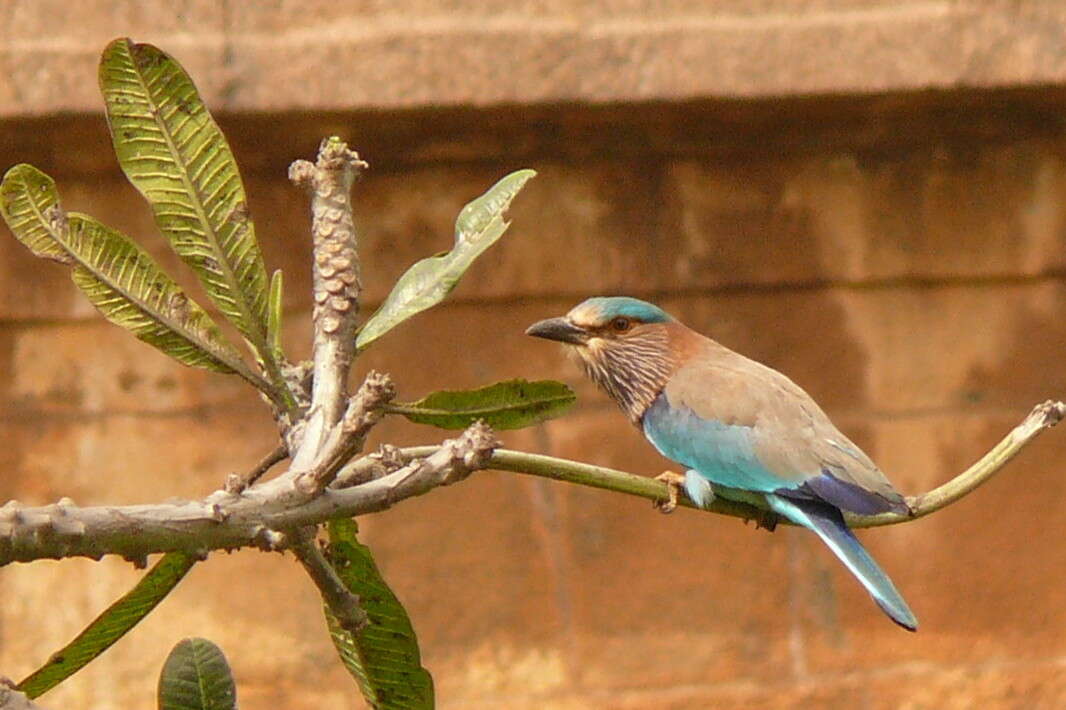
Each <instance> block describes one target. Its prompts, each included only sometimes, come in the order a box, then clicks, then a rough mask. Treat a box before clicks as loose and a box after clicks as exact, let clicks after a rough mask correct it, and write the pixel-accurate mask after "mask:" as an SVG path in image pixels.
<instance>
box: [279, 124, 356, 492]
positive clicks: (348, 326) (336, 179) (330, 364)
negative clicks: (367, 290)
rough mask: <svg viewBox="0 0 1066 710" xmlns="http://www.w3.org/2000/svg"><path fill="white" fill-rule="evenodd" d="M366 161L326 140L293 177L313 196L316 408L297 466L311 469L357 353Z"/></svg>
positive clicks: (340, 406)
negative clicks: (357, 192) (355, 197)
mask: <svg viewBox="0 0 1066 710" xmlns="http://www.w3.org/2000/svg"><path fill="white" fill-rule="evenodd" d="M366 167H367V164H366V163H365V162H363V161H362V160H360V159H359V156H358V155H357V154H356V153H355V152H354V151H351V150H349V149H348V145H347V144H346V143H344V142H343V141H342V140H340V139H339V138H337V137H332V138H327V139H325V140H324V141H322V145H321V146H319V149H318V160H317V162H316V163H315V164H313V165H312V164H311V163H309V162H308V161H306V160H297V161H296V162H294V163H293V164H292V165H291V166H290V167H289V179H290V180H292V182H293V183H295V184H296V185H297V186H298V187H303V188H305V189H307V190H308V191H309V192H310V193H311V195H312V197H311V215H312V225H311V231H312V244H313V250H314V264H313V280H312V284H313V293H314V301H315V307H314V312H313V314H312V320H313V322H314V353H313V358H312V359H313V361H314V365H313V379H312V384H311V388H312V389H311V409H310V411H309V413H308V420H307V423H306V426H305V428H304V431H303V437H304V442H303V443H302V444H301V445H300V446H299V450H298V451H297V452H296V453H295V454H294V455H293V468H294V469H295V470H297V471H303V470H309V469H310V468H311V465H312V463H313V462H314V460H315V459H316V458H317V457H318V454H319V452H320V450H321V448H322V445H323V442H324V441H325V440H326V438H327V437H328V436H329V434H330V430H331V428H332V427H333V426H334V425H336V424H337V422H339V421H340V419H341V416H342V415H343V414H344V408H345V406H346V403H345V400H346V397H347V391H348V390H347V383H348V370H349V368H350V367H351V364H352V357H353V355H354V353H355V326H356V318H357V316H358V313H359V295H360V291H361V289H362V285H361V283H360V275H359V255H358V251H357V244H356V234H355V223H354V220H353V218H352V203H351V190H352V184H353V183H354V182H355V178H356V176H357V175H358V174H359V172H360V171H361V170H363V169H365V168H366Z"/></svg>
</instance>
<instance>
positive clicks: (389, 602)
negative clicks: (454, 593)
mask: <svg viewBox="0 0 1066 710" xmlns="http://www.w3.org/2000/svg"><path fill="white" fill-rule="evenodd" d="M358 531H359V528H358V527H357V526H356V523H355V521H354V520H348V519H338V520H333V521H331V522H330V524H329V539H330V544H329V548H328V549H327V551H326V554H327V557H328V558H329V560H330V563H331V564H332V565H333V566H334V568H336V570H337V574H338V575H339V576H340V578H341V579H342V580H344V584H345V585H346V586H347V587H348V589H349V590H351V591H352V592H354V593H356V594H358V595H359V598H360V600H361V602H362V605H363V608H364V609H365V610H366V613H367V616H368V617H369V618H370V624H369V625H368V626H367V627H366V628H365V629H363V631H361V632H360V633H359V634H358V635H353V634H351V633H349V632H347V631H345V630H344V629H342V628H341V627H340V624H338V623H337V621H336V620H335V619H334V618H333V616H332V615H331V614H330V613H329V609H326V622H327V624H328V626H329V632H330V636H331V637H332V638H333V645H334V646H336V647H337V652H338V653H339V654H340V657H341V660H342V661H343V662H344V665H345V666H346V667H347V668H348V671H349V672H350V673H351V674H352V675H353V676H354V677H355V680H356V682H357V683H358V684H359V688H360V690H362V691H363V696H364V697H365V698H366V701H367V703H369V704H370V706H371V707H373V708H374V710H401V709H402V710H428V709H431V708H432V707H433V678H432V677H431V676H430V675H429V671H427V670H426V669H425V668H423V667H422V659H421V655H420V653H419V650H418V639H417V638H416V637H415V631H414V628H412V626H411V620H410V619H409V618H408V616H407V612H406V610H404V608H403V605H402V604H400V600H399V599H397V598H396V595H395V594H393V593H392V590H391V589H389V586H388V584H386V582H385V580H384V579H383V578H382V576H381V572H380V571H379V570H378V568H377V565H376V564H375V563H374V558H373V556H372V555H371V554H370V548H368V547H367V546H366V545H363V544H361V543H360V542H359V540H358V539H357V538H356V534H357V533H358Z"/></svg>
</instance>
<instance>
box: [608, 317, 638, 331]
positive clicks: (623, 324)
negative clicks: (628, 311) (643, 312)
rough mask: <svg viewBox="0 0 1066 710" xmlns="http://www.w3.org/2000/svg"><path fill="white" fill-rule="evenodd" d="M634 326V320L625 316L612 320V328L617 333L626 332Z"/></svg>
mask: <svg viewBox="0 0 1066 710" xmlns="http://www.w3.org/2000/svg"><path fill="white" fill-rule="evenodd" d="M632 327H633V321H631V320H629V319H628V318H626V317H625V316H618V317H617V318H615V319H614V320H612V321H611V329H612V330H614V332H616V333H624V332H626V331H627V330H629V329H630V328H632Z"/></svg>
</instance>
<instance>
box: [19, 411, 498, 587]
mask: <svg viewBox="0 0 1066 710" xmlns="http://www.w3.org/2000/svg"><path fill="white" fill-rule="evenodd" d="M497 443H498V442H497V441H496V438H495V436H494V435H493V433H492V430H491V429H489V428H488V427H487V426H485V425H483V424H480V423H477V424H473V425H471V426H470V427H469V428H468V429H467V430H466V431H465V432H463V433H462V434H461V435H460V436H459V437H457V438H455V439H449V440H447V441H445V442H444V443H442V444H441V445H440V446H439V447H431V451H430V453H429V455H427V456H426V458H424V459H417V460H414V461H411V462H410V463H407V464H405V465H404V466H402V467H401V468H399V469H398V470H395V471H393V472H392V473H389V474H388V475H385V476H383V477H381V478H377V479H374V480H372V481H368V482H366V483H364V484H363V485H360V486H354V487H351V488H346V489H344V490H334V489H332V488H329V489H326V490H325V491H323V492H322V493H321V494H319V495H317V496H314V497H312V498H308V497H307V496H305V495H302V494H300V493H299V492H298V491H296V490H294V488H293V486H292V485H291V484H290V485H284V484H283V483H278V480H279V479H275V480H272V481H268V482H267V483H265V484H263V485H260V486H255V487H253V488H250V489H248V490H247V491H245V492H244V493H243V494H241V495H233V494H230V493H226V492H225V491H217V492H215V493H213V494H212V495H210V496H208V497H207V498H206V499H204V500H200V501H186V502H172V503H160V504H156V505H128V506H95V507H80V506H78V505H75V504H74V503H73V501H70V500H69V499H64V500H62V501H60V502H59V503H57V504H55V505H47V506H41V507H24V506H20V505H18V504H17V503H15V502H10V503H8V504H6V505H4V506H3V507H0V566H3V565H6V564H8V563H10V562H30V561H33V560H38V559H63V558H67V557H90V558H94V559H99V558H100V557H102V556H103V555H121V556H123V557H126V558H128V559H141V558H143V557H145V556H146V555H151V554H155V553H158V552H172V551H181V552H186V553H189V554H192V555H196V556H199V557H203V556H206V555H207V553H208V552H210V551H211V550H222V549H226V550H231V549H236V548H239V547H248V546H254V547H259V548H262V549H266V550H278V549H283V548H285V547H287V546H288V545H289V544H290V540H291V538H292V535H291V534H287V532H288V531H292V530H296V529H299V528H303V527H306V526H309V525H317V524H319V523H323V522H326V521H327V520H331V519H333V518H337V517H342V516H348V517H351V516H356V515H363V514H366V513H373V512H377V511H381V510H385V509H386V508H389V507H391V506H392V505H393V504H394V503H397V502H399V501H401V500H404V499H406V498H410V497H412V496H417V495H421V494H423V493H426V492H427V491H429V490H431V489H433V488H435V487H437V486H440V485H447V484H449V483H453V482H455V481H459V480H462V479H463V478H465V477H466V476H467V475H469V474H470V473H471V472H472V471H476V470H478V469H481V468H484V467H485V465H486V464H487V463H488V461H489V457H490V456H491V454H492V451H493V449H494V448H495V447H496V445H497Z"/></svg>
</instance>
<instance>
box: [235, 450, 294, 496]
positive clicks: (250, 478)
mask: <svg viewBox="0 0 1066 710" xmlns="http://www.w3.org/2000/svg"><path fill="white" fill-rule="evenodd" d="M288 457H289V449H288V447H286V446H285V445H279V446H278V447H277V448H276V449H274V450H273V451H271V452H270V453H269V454H267V455H266V456H264V457H263V458H262V459H260V461H259V463H257V464H256V465H255V468H253V469H252V470H251V471H249V472H248V473H246V474H244V475H243V476H240V475H238V474H236V473H231V474H230V475H229V476H228V477H227V478H226V492H227V493H233V494H235V495H236V494H238V493H240V492H241V491H243V490H244V489H246V488H248V487H249V486H251V485H253V484H254V483H255V482H256V481H258V480H259V479H260V478H261V477H262V476H263V474H264V473H266V472H267V471H269V470H270V468H271V467H272V466H273V465H274V464H276V463H280V462H282V461H284V460H285V459H287V458H288Z"/></svg>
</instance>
